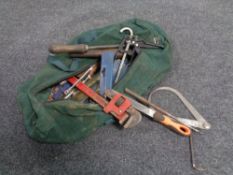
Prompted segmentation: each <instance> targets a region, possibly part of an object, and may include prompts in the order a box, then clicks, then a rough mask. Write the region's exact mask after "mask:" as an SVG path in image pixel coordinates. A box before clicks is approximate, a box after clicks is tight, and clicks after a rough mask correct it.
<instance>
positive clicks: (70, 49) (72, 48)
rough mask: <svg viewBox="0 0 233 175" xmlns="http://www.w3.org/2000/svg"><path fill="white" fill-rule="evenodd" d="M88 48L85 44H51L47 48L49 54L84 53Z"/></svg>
mask: <svg viewBox="0 0 233 175" xmlns="http://www.w3.org/2000/svg"><path fill="white" fill-rule="evenodd" d="M87 50H88V46H87V45H85V44H77V45H67V44H52V45H51V46H50V47H49V52H51V53H54V54H58V53H85V52H86V51H87Z"/></svg>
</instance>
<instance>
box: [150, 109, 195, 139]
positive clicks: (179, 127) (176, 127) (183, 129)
mask: <svg viewBox="0 0 233 175" xmlns="http://www.w3.org/2000/svg"><path fill="white" fill-rule="evenodd" d="M153 119H154V120H155V121H157V122H159V123H161V124H163V125H164V126H166V127H168V128H169V129H171V130H173V131H175V132H176V133H178V134H181V135H183V136H190V135H191V129H190V128H188V127H187V126H185V125H183V124H180V123H178V122H176V121H174V120H172V119H171V118H170V117H168V116H166V115H162V114H161V113H158V112H156V113H155V115H154V118H153Z"/></svg>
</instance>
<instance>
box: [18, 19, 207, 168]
mask: <svg viewBox="0 0 233 175" xmlns="http://www.w3.org/2000/svg"><path fill="white" fill-rule="evenodd" d="M49 53H50V54H49V56H48V62H47V65H46V66H45V67H44V68H43V69H42V70H41V71H40V72H39V73H38V74H37V75H35V76H34V77H33V78H32V79H31V80H28V81H26V82H25V83H23V84H22V86H21V87H20V88H19V91H18V101H19V104H20V105H21V108H22V112H23V114H24V124H25V128H26V131H27V133H28V135H29V136H30V137H31V138H33V139H35V140H37V141H40V142H46V143H73V142H77V141H80V140H81V139H83V138H85V137H87V136H88V135H90V134H91V133H92V132H94V131H95V130H96V129H97V128H99V127H101V126H104V125H105V124H108V123H113V122H114V123H115V124H117V125H118V126H119V127H121V128H132V127H135V126H136V125H137V124H138V123H139V122H140V121H141V118H142V115H145V116H147V117H148V118H149V119H151V120H152V121H156V122H157V123H159V124H162V125H163V126H165V127H167V128H168V129H170V130H172V131H174V132H175V133H177V134H179V135H181V136H185V137H187V138H190V152H191V161H192V165H193V167H194V168H196V169H199V170H203V168H200V167H198V166H196V165H195V162H194V156H193V144H192V137H191V136H192V131H195V132H200V130H208V129H210V124H209V123H208V122H207V121H206V120H205V119H204V118H203V117H202V116H201V115H200V114H199V113H198V112H197V110H196V109H195V108H194V107H193V106H192V105H191V103H190V102H189V101H188V100H187V99H186V98H185V97H184V96H183V95H182V94H181V93H180V92H179V91H177V90H175V89H173V88H171V87H160V88H158V89H156V90H154V91H152V92H151V94H150V95H149V98H148V99H145V98H144V97H143V96H145V94H148V92H149V91H150V90H151V89H152V87H154V86H155V85H156V83H158V82H159V81H160V80H162V78H163V77H164V75H165V74H166V72H167V71H168V70H169V69H170V67H171V61H170V60H171V57H172V52H171V44H170V42H169V40H168V37H167V35H166V33H165V32H164V31H163V30H162V29H161V28H160V27H159V26H158V25H155V24H153V23H150V22H148V21H144V20H140V19H131V20H127V21H123V22H121V23H119V24H113V25H109V26H105V27H102V28H97V29H92V30H89V31H87V32H83V33H81V34H80V35H79V36H77V37H75V38H73V39H72V40H71V41H70V42H69V43H68V44H52V45H51V46H50V47H49ZM162 90H163V91H164V90H166V91H170V92H172V93H175V94H176V95H177V96H178V97H179V99H180V100H181V101H182V102H183V103H184V105H185V106H186V107H187V109H188V110H189V111H190V113H191V114H192V115H193V117H194V118H195V119H187V118H181V117H177V116H174V115H172V114H170V113H169V112H167V110H165V109H162V108H161V107H159V106H158V105H156V104H154V103H152V102H151V97H152V96H153V95H154V93H155V92H158V91H162Z"/></svg>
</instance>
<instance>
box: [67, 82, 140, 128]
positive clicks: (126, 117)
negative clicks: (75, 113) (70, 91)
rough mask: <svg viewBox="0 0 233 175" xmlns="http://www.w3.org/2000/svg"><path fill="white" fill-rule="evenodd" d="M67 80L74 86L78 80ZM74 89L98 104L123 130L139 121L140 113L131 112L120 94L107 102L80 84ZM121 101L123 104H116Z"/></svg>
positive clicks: (127, 103) (126, 100)
mask: <svg viewBox="0 0 233 175" xmlns="http://www.w3.org/2000/svg"><path fill="white" fill-rule="evenodd" d="M67 80H68V82H70V83H71V84H75V82H76V81H77V80H78V79H77V78H76V77H71V78H69V79H67ZM75 87H76V88H78V89H79V90H80V91H81V92H83V93H84V94H85V95H87V96H88V97H89V98H91V99H92V100H94V101H95V102H96V103H97V104H99V105H100V106H101V107H102V108H103V111H104V112H105V113H110V114H112V115H113V116H114V118H115V119H116V120H117V121H118V122H119V124H120V125H122V126H123V127H124V128H132V127H134V126H136V125H137V124H138V123H139V122H140V121H141V115H140V113H138V112H137V111H136V110H133V108H132V107H131V106H132V104H131V102H130V101H129V100H128V99H126V98H124V96H122V95H121V94H120V93H118V94H116V95H115V96H114V97H113V98H112V99H111V100H110V101H107V100H106V99H105V98H104V97H102V96H100V95H99V94H98V93H96V92H95V91H94V90H92V89H91V88H89V87H88V86H87V85H85V84H84V83H82V82H79V83H77V84H76V85H75ZM122 99H123V102H122V103H121V104H118V100H122Z"/></svg>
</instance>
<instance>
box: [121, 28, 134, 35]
mask: <svg viewBox="0 0 233 175" xmlns="http://www.w3.org/2000/svg"><path fill="white" fill-rule="evenodd" d="M126 30H128V31H129V37H130V38H132V37H133V30H132V29H131V28H129V27H124V28H122V29H121V30H120V32H121V33H123V32H124V31H126Z"/></svg>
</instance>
